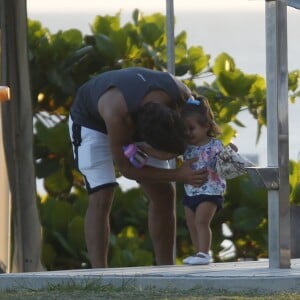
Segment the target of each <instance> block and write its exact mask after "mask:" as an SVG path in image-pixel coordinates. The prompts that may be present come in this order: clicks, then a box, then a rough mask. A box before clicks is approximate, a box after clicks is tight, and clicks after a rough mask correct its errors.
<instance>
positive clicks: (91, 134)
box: [69, 118, 170, 194]
mask: <svg viewBox="0 0 300 300" xmlns="http://www.w3.org/2000/svg"><path fill="white" fill-rule="evenodd" d="M76 126H77V127H76ZM69 133H70V137H71V141H72V145H73V154H74V158H75V162H76V164H77V168H78V170H79V171H80V172H81V173H82V175H83V176H84V180H85V185H86V189H87V191H88V193H89V194H91V193H93V192H96V191H98V190H100V189H102V188H105V187H107V186H115V185H118V183H117V181H116V174H115V168H114V163H113V159H112V154H111V151H110V147H109V141H108V136H107V135H106V134H104V133H102V132H99V131H97V130H93V129H89V128H86V127H84V126H80V125H77V124H74V123H73V122H72V119H71V118H69ZM78 139H79V142H78V143H77V144H79V145H77V146H75V145H74V143H75V144H76V140H77V141H78ZM147 165H149V166H153V167H157V168H164V169H169V168H170V164H169V161H166V160H159V159H156V158H153V157H149V160H148V162H147Z"/></svg>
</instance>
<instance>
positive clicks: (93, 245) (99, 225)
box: [85, 187, 114, 268]
mask: <svg viewBox="0 0 300 300" xmlns="http://www.w3.org/2000/svg"><path fill="white" fill-rule="evenodd" d="M113 196H114V187H106V188H103V189H101V190H99V191H97V192H95V193H93V194H90V195H89V205H88V208H87V211H86V215H85V241H86V245H87V250H88V254H89V257H90V262H91V265H92V268H106V267H107V256H108V248H109V236H110V223H109V217H110V211H111V206H112V201H113Z"/></svg>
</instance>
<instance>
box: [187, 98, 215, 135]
mask: <svg viewBox="0 0 300 300" xmlns="http://www.w3.org/2000/svg"><path fill="white" fill-rule="evenodd" d="M194 100H195V102H193V101H191V102H190V103H189V102H188V101H187V102H186V103H185V104H184V106H183V107H182V109H181V117H182V119H183V120H184V119H185V118H186V117H188V116H191V115H194V116H196V117H197V120H198V123H199V125H201V126H208V127H209V129H208V131H207V135H208V136H209V137H216V136H218V135H219V134H221V129H220V127H219V126H218V124H217V123H216V122H215V118H214V113H213V111H212V109H211V107H210V105H209V102H208V100H207V99H206V98H205V97H204V96H196V97H195V99H194Z"/></svg>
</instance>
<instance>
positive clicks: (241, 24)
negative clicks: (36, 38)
mask: <svg viewBox="0 0 300 300" xmlns="http://www.w3.org/2000/svg"><path fill="white" fill-rule="evenodd" d="M189 2H190V3H191V1H189ZM29 3H30V0H29ZM249 3H250V2H249ZM262 6H263V3H262ZM99 7H100V5H99ZM262 8H263V9H258V10H257V9H256V10H253V9H249V10H247V11H245V10H244V11H239V10H233V11H228V10H227V11H226V12H222V11H220V10H216V11H211V10H199V9H198V10H196V11H194V10H192V9H190V10H189V11H187V10H182V11H176V6H175V20H176V25H175V33H179V32H181V31H182V30H185V31H186V32H187V37H188V44H189V45H200V46H202V47H203V48H204V50H205V52H206V53H208V54H210V55H211V62H213V60H214V59H215V57H216V56H217V55H218V54H220V53H222V52H227V53H228V54H229V55H231V56H232V57H233V59H234V60H235V63H236V66H237V67H238V68H240V69H241V70H242V71H243V72H246V73H249V74H260V75H262V76H264V77H265V74H266V47H265V14H264V6H263V7H262ZM140 10H141V11H142V12H144V14H146V15H147V14H150V13H152V12H153V9H152V11H147V10H146V9H145V10H143V9H142V8H141V9H140ZM118 11H120V8H116V9H115V10H109V11H108V10H105V9H100V8H99V10H95V9H93V10H91V11H89V10H88V9H85V10H84V11H82V12H76V11H75V12H74V11H64V12H60V11H59V9H57V11H53V10H51V11H48V12H44V11H34V10H30V9H29V10H28V17H29V18H31V19H35V20H39V21H41V22H42V24H43V26H45V27H48V28H49V29H50V31H51V32H52V33H55V32H57V31H58V30H66V29H70V28H77V29H80V30H81V31H82V32H83V33H89V32H90V24H91V23H92V22H93V19H94V17H95V16H96V15H106V14H108V15H114V14H115V13H117V12H118ZM155 12H160V13H165V11H164V10H157V11H155ZM131 14H132V11H129V10H126V9H124V8H123V9H122V10H121V18H122V23H125V22H127V21H128V20H131ZM299 28H300V10H295V9H292V8H288V65H289V71H292V70H295V69H300V58H299V54H300V38H299V37H300V33H299ZM299 115H300V99H297V102H296V104H289V148H290V159H294V160H297V159H299V158H298V157H299V153H300V141H299V137H298V136H299V134H298V130H299V128H300V118H299ZM238 117H239V119H240V120H241V121H242V122H243V123H244V124H245V126H246V127H245V128H237V130H238V137H237V138H236V139H235V140H234V142H235V143H236V144H237V145H238V147H239V151H240V153H242V154H245V155H249V156H256V157H257V158H258V161H257V162H258V164H259V165H266V164H267V135H266V133H267V130H266V128H264V129H263V131H262V135H261V137H260V140H259V143H258V144H256V132H257V127H256V121H255V120H254V119H253V118H252V117H251V116H250V115H249V114H248V113H247V112H243V113H240V114H239V116H238Z"/></svg>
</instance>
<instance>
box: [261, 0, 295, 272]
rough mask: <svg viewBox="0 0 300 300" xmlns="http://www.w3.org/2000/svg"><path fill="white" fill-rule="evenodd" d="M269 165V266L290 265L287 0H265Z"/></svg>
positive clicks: (287, 266) (281, 266)
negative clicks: (273, 175)
mask: <svg viewBox="0 0 300 300" xmlns="http://www.w3.org/2000/svg"><path fill="white" fill-rule="evenodd" d="M266 62H267V65H266V71H267V72H266V78H267V127H268V132H267V140H268V143H267V144H268V166H269V167H276V168H278V176H279V189H278V190H269V191H268V222H269V267H270V268H290V208H289V133H288V64H287V3H286V0H266Z"/></svg>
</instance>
